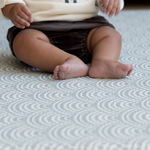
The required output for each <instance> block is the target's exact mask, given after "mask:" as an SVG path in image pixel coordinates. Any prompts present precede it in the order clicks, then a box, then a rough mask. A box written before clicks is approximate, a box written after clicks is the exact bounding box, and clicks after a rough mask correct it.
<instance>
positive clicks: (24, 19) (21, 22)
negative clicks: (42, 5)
mask: <svg viewBox="0 0 150 150" xmlns="http://www.w3.org/2000/svg"><path fill="white" fill-rule="evenodd" d="M2 12H3V14H4V16H5V17H7V18H9V19H10V20H11V21H12V23H13V24H14V25H15V26H16V27H18V28H22V29H24V28H25V26H27V27H29V26H30V23H31V22H32V14H31V12H30V10H29V9H28V7H27V6H26V5H24V4H22V3H15V4H10V5H6V6H5V7H4V8H2Z"/></svg>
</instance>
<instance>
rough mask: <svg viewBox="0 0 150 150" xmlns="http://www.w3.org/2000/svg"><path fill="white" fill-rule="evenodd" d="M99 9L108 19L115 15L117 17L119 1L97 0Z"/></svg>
mask: <svg viewBox="0 0 150 150" xmlns="http://www.w3.org/2000/svg"><path fill="white" fill-rule="evenodd" d="M99 2H100V5H101V7H102V8H103V10H104V11H105V12H106V14H107V15H108V16H109V17H112V15H113V14H114V13H115V16H117V15H118V14H119V12H120V0H99Z"/></svg>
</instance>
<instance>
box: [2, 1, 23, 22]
mask: <svg viewBox="0 0 150 150" xmlns="http://www.w3.org/2000/svg"><path fill="white" fill-rule="evenodd" d="M14 3H23V4H25V2H24V1H23V0H0V17H2V18H4V19H7V20H8V18H6V17H5V16H4V14H3V12H2V8H4V7H5V6H6V5H9V4H14Z"/></svg>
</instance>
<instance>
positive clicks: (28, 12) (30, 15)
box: [21, 5, 32, 18]
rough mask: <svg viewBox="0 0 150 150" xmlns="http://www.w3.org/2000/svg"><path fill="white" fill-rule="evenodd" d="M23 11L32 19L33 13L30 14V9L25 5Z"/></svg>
mask: <svg viewBox="0 0 150 150" xmlns="http://www.w3.org/2000/svg"><path fill="white" fill-rule="evenodd" d="M21 10H22V11H23V12H24V13H25V14H26V15H27V16H28V17H29V18H32V13H31V12H30V10H29V9H28V7H26V6H25V5H24V6H23V7H22V8H21Z"/></svg>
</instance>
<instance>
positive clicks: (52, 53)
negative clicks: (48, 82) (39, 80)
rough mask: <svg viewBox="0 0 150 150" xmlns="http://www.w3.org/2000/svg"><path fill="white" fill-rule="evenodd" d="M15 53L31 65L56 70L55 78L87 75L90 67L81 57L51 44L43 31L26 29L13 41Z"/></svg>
mask: <svg viewBox="0 0 150 150" xmlns="http://www.w3.org/2000/svg"><path fill="white" fill-rule="evenodd" d="M13 49H14V53H15V55H16V56H17V58H19V59H20V60H21V61H23V62H25V63H26V64H29V65H30V66H33V67H36V68H39V69H42V70H46V71H49V72H54V78H55V79H68V78H74V77H81V76H86V75H87V74H88V71H89V68H88V66H87V65H85V64H84V63H83V62H82V61H81V60H80V59H79V58H77V57H76V56H74V55H71V54H69V53H66V52H65V51H63V50H61V49H59V48H57V47H55V46H54V45H52V44H50V42H49V39H48V38H47V36H46V35H45V34H44V33H42V32H41V31H38V30H34V29H26V30H23V31H21V32H19V33H18V34H17V36H16V37H15V39H14V42H13Z"/></svg>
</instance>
